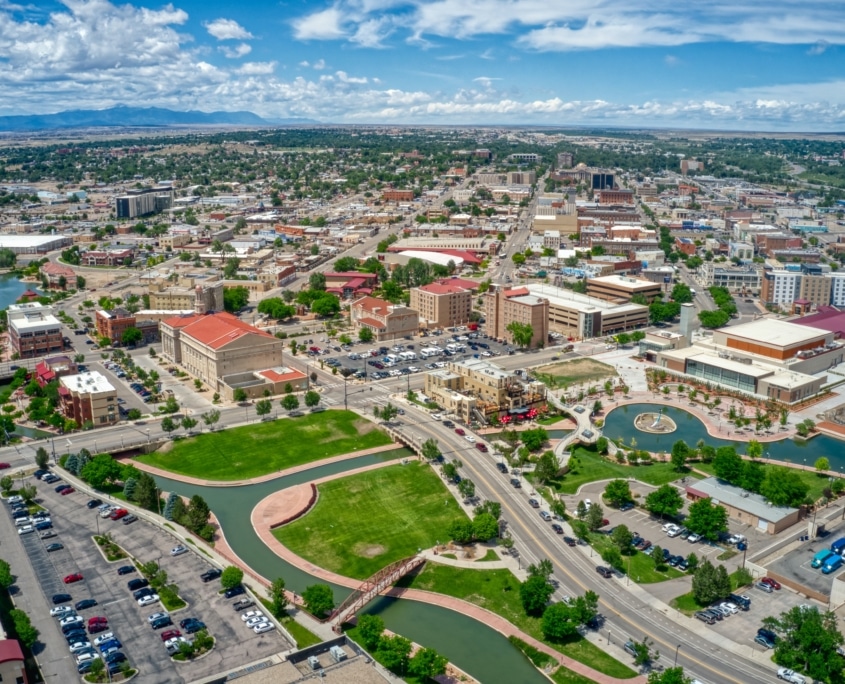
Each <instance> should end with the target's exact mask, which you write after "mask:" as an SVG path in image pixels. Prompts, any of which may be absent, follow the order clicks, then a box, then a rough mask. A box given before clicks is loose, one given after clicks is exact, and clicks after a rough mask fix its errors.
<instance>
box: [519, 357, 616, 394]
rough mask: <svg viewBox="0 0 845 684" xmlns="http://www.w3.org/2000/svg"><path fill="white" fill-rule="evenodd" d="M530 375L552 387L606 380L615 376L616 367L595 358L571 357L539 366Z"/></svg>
mask: <svg viewBox="0 0 845 684" xmlns="http://www.w3.org/2000/svg"><path fill="white" fill-rule="evenodd" d="M532 375H534V376H535V377H536V378H537V379H538V380H542V381H543V382H544V383H546V384H547V385H548V386H549V387H551V388H552V389H554V388H556V387H563V386H564V385H567V386H569V385H572V384H578V383H589V382H596V381H598V380H607V379H608V378H613V377H616V369H615V368H614V367H613V366H611V365H609V364H606V363H602V362H601V361H596V360H595V359H572V360H571V361H562V362H560V363H550V364H548V365H547V366H540V368H537V369H535V370H534V371H533V372H532Z"/></svg>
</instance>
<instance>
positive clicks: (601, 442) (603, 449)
mask: <svg viewBox="0 0 845 684" xmlns="http://www.w3.org/2000/svg"><path fill="white" fill-rule="evenodd" d="M608 444H609V443H608V441H607V437H604V436H602V437H599V438H598V439H597V440H596V451H598V452H599V453H600V454H606V453H607V447H608Z"/></svg>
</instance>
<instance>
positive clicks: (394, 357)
mask: <svg viewBox="0 0 845 684" xmlns="http://www.w3.org/2000/svg"><path fill="white" fill-rule="evenodd" d="M401 360H402V359H401V358H400V357H399V355H398V354H388V355H387V356H385V357H384V362H385V363H386V364H387V363H389V364H390V365H391V366H395V365H396V364H397V363H399V361H401Z"/></svg>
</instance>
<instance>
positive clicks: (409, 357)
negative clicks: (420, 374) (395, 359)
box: [399, 351, 417, 361]
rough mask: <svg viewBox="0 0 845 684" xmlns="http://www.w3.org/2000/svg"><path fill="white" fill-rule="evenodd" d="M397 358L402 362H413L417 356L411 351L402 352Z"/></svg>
mask: <svg viewBox="0 0 845 684" xmlns="http://www.w3.org/2000/svg"><path fill="white" fill-rule="evenodd" d="M399 358H400V359H402V360H403V361H414V360H416V358H417V355H416V354H415V353H414V352H412V351H404V352H402V353H400V354H399Z"/></svg>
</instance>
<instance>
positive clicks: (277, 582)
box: [267, 577, 288, 620]
mask: <svg viewBox="0 0 845 684" xmlns="http://www.w3.org/2000/svg"><path fill="white" fill-rule="evenodd" d="M267 596H268V597H269V598H270V612H271V613H272V614H273V617H275V618H276V619H279V620H280V619H282V618H283V617H285V616H286V615H287V613H286V612H285V609H286V608H287V605H288V599H287V596H285V580H284V579H283V578H281V577H277V578H276V579H274V580H273V582H272V583H271V584H270V586H269V587H267Z"/></svg>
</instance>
